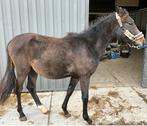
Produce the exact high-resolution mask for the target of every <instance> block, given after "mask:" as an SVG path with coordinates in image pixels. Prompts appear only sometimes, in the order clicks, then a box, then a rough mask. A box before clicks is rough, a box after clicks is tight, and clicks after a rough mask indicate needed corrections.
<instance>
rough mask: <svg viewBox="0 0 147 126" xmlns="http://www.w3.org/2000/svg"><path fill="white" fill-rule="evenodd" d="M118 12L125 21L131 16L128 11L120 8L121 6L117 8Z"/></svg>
mask: <svg viewBox="0 0 147 126" xmlns="http://www.w3.org/2000/svg"><path fill="white" fill-rule="evenodd" d="M116 12H117V13H118V15H119V16H120V17H121V19H122V20H125V19H126V18H128V16H129V13H128V11H127V10H126V9H124V8H122V7H119V6H116Z"/></svg>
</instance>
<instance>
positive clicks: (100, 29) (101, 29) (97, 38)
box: [85, 13, 118, 57]
mask: <svg viewBox="0 0 147 126" xmlns="http://www.w3.org/2000/svg"><path fill="white" fill-rule="evenodd" d="M100 20H101V19H100ZM117 25H118V23H117V20H116V17H115V13H111V14H110V15H108V16H107V17H105V18H104V19H103V20H101V21H98V22H97V23H96V24H95V25H94V26H92V27H91V28H89V29H88V30H87V31H86V32H85V34H86V36H87V41H88V42H89V43H90V44H91V46H93V48H94V49H95V51H96V52H97V55H98V57H99V56H101V55H103V53H104V51H105V49H106V47H107V45H108V43H109V42H111V41H112V39H114V38H115V37H114V31H115V27H116V26H117Z"/></svg>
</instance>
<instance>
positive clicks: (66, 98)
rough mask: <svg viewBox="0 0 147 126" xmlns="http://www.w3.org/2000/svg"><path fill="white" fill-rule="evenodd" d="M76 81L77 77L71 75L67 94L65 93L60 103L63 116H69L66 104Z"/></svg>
mask: <svg viewBox="0 0 147 126" xmlns="http://www.w3.org/2000/svg"><path fill="white" fill-rule="evenodd" d="M78 81H79V78H73V77H71V79H70V83H69V86H68V90H67V94H66V97H65V99H64V102H63V104H62V109H63V112H64V115H65V117H70V116H71V115H70V113H69V112H68V111H67V104H68V100H69V98H70V96H71V95H72V93H73V91H74V89H75V87H76V85H77V83H78Z"/></svg>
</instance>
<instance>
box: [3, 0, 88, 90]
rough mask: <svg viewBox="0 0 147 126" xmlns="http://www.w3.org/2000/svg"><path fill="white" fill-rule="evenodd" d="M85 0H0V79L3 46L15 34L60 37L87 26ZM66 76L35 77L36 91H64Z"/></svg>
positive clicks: (4, 59) (4, 58)
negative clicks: (62, 77)
mask: <svg viewBox="0 0 147 126" xmlns="http://www.w3.org/2000/svg"><path fill="white" fill-rule="evenodd" d="M88 14H89V0H0V79H1V78H2V76H3V75H4V72H5V68H6V46H7V44H8V42H9V41H10V40H11V39H12V38H13V37H14V36H16V35H18V34H20V33H25V32H35V33H40V34H44V35H49V36H57V37H60V36H64V35H65V33H66V32H80V31H82V30H83V29H85V28H86V27H87V26H88ZM68 83H69V78H67V79H62V80H56V81H55V80H47V79H45V78H42V77H39V78H38V80H37V90H38V91H46V90H64V89H66V88H67V84H68Z"/></svg>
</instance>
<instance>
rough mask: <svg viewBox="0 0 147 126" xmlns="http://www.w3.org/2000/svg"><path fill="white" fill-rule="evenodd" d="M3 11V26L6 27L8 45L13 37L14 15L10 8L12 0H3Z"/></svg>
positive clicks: (5, 33)
mask: <svg viewBox="0 0 147 126" xmlns="http://www.w3.org/2000/svg"><path fill="white" fill-rule="evenodd" d="M1 4H2V6H1V7H2V12H3V21H4V22H3V27H4V35H5V36H4V37H5V42H6V45H7V43H8V42H9V41H10V40H11V39H12V36H13V33H12V16H11V8H10V0H1Z"/></svg>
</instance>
